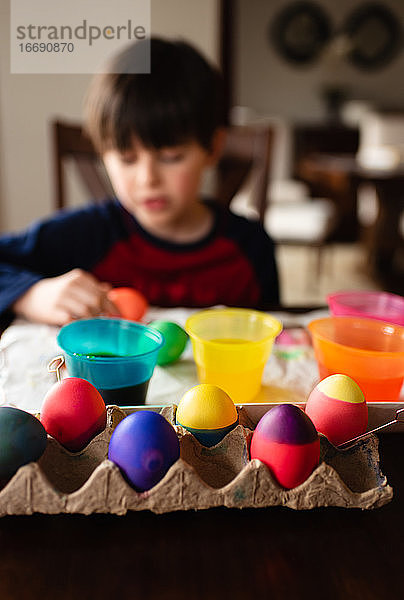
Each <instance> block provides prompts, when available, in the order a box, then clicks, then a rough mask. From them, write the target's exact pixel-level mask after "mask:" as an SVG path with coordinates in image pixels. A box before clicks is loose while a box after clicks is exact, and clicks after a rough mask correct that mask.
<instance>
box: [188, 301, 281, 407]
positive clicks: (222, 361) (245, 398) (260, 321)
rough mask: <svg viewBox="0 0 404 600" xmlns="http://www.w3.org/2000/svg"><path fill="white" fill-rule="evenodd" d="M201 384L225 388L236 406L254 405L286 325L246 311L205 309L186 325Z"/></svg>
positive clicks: (269, 317)
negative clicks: (274, 348)
mask: <svg viewBox="0 0 404 600" xmlns="http://www.w3.org/2000/svg"><path fill="white" fill-rule="evenodd" d="M185 330H186V332H187V333H188V335H189V337H190V339H191V342H192V349H193V353H194V359H195V363H196V367H197V370H198V378H199V381H200V382H201V383H211V384H214V385H217V386H219V387H220V388H222V389H223V390H224V391H225V392H227V394H228V395H229V396H230V398H231V399H232V400H233V402H234V403H236V404H243V403H248V402H251V401H252V400H253V399H254V397H255V396H256V395H257V394H258V392H259V390H260V388H261V381H262V373H263V370H264V366H265V363H266V361H267V360H268V358H269V355H270V353H271V350H272V345H273V343H274V340H275V338H276V336H277V335H278V334H279V333H280V331H281V330H282V324H281V323H280V322H279V321H278V320H277V319H275V318H274V317H272V316H271V315H269V314H267V313H264V312H260V311H257V310H249V309H246V308H210V309H207V310H201V311H199V312H197V313H195V314H194V315H192V316H191V317H189V318H188V319H187V321H186V323H185Z"/></svg>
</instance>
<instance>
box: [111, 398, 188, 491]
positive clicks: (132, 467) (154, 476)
mask: <svg viewBox="0 0 404 600" xmlns="http://www.w3.org/2000/svg"><path fill="white" fill-rule="evenodd" d="M179 457H180V444H179V441H178V437H177V434H176V431H175V429H174V427H173V426H172V425H171V424H170V423H169V422H168V421H167V420H166V419H165V418H164V417H162V416H161V415H160V414H158V413H156V412H153V411H149V410H140V411H137V412H134V413H132V414H131V415H129V416H127V417H126V418H125V419H123V421H121V422H120V423H119V424H118V425H117V427H116V428H115V430H114V432H113V434H112V437H111V440H110V442H109V449H108V458H109V460H112V462H114V463H115V464H116V465H117V466H118V467H119V468H120V470H121V472H122V474H123V475H124V477H125V478H126V479H127V480H128V482H129V483H130V484H131V485H132V486H133V487H134V488H135V489H136V490H138V491H140V492H143V491H145V490H149V489H150V488H152V487H153V486H154V485H156V483H158V482H159V481H160V479H162V478H163V477H164V475H165V474H166V473H167V471H168V469H169V468H170V467H171V466H172V465H173V464H174V463H175V462H176V461H177V460H178V459H179Z"/></svg>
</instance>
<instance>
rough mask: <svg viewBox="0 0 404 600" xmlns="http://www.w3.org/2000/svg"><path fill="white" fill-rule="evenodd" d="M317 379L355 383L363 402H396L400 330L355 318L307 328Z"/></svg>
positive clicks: (403, 344) (402, 361)
mask: <svg viewBox="0 0 404 600" xmlns="http://www.w3.org/2000/svg"><path fill="white" fill-rule="evenodd" d="M308 328H309V331H310V333H311V336H312V341H313V347H314V353H315V356H316V359H317V364H318V369H319V373H320V378H321V379H324V378H325V377H328V376H329V375H334V374H335V373H342V374H343V375H349V376H350V377H352V379H354V381H356V383H357V384H358V385H359V387H360V388H361V390H362V392H363V393H364V395H365V399H366V401H367V402H382V401H385V402H397V401H398V399H399V396H400V391H401V387H402V385H403V380H404V327H400V326H399V325H394V324H392V323H386V322H383V321H376V320H374V319H365V318H359V317H326V318H324V319H316V320H314V321H311V323H309V325H308Z"/></svg>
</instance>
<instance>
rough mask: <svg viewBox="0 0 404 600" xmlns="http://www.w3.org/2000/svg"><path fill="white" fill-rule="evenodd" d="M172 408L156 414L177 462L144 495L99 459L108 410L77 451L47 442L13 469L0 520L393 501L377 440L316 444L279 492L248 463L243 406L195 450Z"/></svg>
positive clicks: (2, 487) (262, 469)
mask: <svg viewBox="0 0 404 600" xmlns="http://www.w3.org/2000/svg"><path fill="white" fill-rule="evenodd" d="M139 408H140V407H139ZM142 408H144V407H142ZM175 410H176V406H175V405H173V406H168V407H164V408H162V409H161V410H160V412H161V414H162V415H163V416H164V417H165V418H166V419H167V420H168V421H169V422H170V423H172V424H173V425H174V427H175V429H176V431H177V435H178V438H179V442H180V458H179V459H178V460H177V462H176V463H175V464H174V465H173V466H172V467H171V468H170V469H169V471H168V472H167V473H166V475H165V476H164V478H163V479H162V480H161V481H160V482H159V483H158V484H157V485H155V486H154V487H153V488H152V489H150V490H148V491H145V492H141V493H140V492H137V491H135V490H134V489H133V488H132V487H131V486H130V485H129V484H128V483H127V482H126V480H125V479H124V477H123V476H122V474H121V472H120V470H119V468H118V467H117V466H116V465H115V464H114V463H113V462H111V461H109V460H108V459H107V455H108V444H109V440H110V438H111V435H112V433H113V430H114V429H115V427H116V426H117V424H118V423H119V422H120V421H121V420H122V419H123V418H125V416H127V413H126V412H125V411H124V410H122V409H121V408H119V407H116V406H109V407H108V408H107V426H106V428H105V430H104V431H103V432H101V433H100V434H98V435H97V436H96V437H95V438H94V439H93V440H92V441H91V442H90V443H89V444H88V445H87V446H86V447H85V448H84V450H82V451H81V452H76V453H72V452H69V451H68V450H66V449H65V448H64V447H63V446H61V445H60V444H59V443H58V442H57V441H56V440H55V439H54V438H52V437H51V436H48V444H47V448H46V450H45V453H44V454H43V455H42V457H41V458H40V460H39V461H38V462H32V463H29V464H27V465H25V466H23V467H21V468H20V469H19V470H18V471H17V473H16V474H15V475H14V476H13V477H12V478H11V479H10V480H9V481H7V482H2V484H0V516H5V515H31V514H33V513H44V514H59V513H79V514H86V515H89V514H92V513H111V514H115V515H124V514H126V513H127V511H128V510H131V511H138V510H149V511H152V512H154V513H165V512H171V511H177V510H191V509H192V510H200V509H207V508H212V507H216V506H226V507H228V508H240V509H241V508H264V507H269V506H288V507H289V508H292V509H295V510H308V509H313V508H317V507H320V506H321V507H323V506H339V507H344V508H361V509H371V508H377V507H380V506H383V505H384V504H386V503H387V502H389V501H390V500H391V498H392V496H393V490H392V488H391V487H390V486H389V485H388V483H387V479H386V477H385V476H384V475H383V474H382V473H381V471H380V466H379V454H378V440H377V438H376V437H375V436H374V435H371V436H370V437H369V438H366V439H364V440H362V441H361V442H360V443H357V444H356V445H355V446H354V447H352V448H351V449H349V450H346V451H344V452H340V451H337V450H335V448H334V447H333V446H331V445H330V444H329V443H328V442H327V440H326V439H325V438H324V439H322V442H321V461H320V464H319V466H318V467H317V468H316V469H315V470H314V471H313V473H312V474H311V475H310V477H309V478H308V479H307V480H306V481H305V482H304V483H303V484H301V485H299V486H298V487H296V488H293V489H291V490H286V489H284V488H282V487H280V486H279V484H278V483H277V482H276V481H275V480H274V478H273V477H272V476H271V473H270V471H269V469H268V468H267V467H266V465H265V464H263V463H262V462H261V461H259V460H257V459H254V460H251V461H250V460H249V442H250V439H251V435H252V432H253V429H254V423H252V422H251V420H250V418H249V416H248V414H247V412H246V411H245V409H243V407H240V408H238V412H239V425H237V427H236V428H235V429H234V430H233V431H231V432H230V433H229V434H227V435H226V437H225V438H224V439H223V440H222V441H221V442H220V443H219V444H217V445H216V446H213V447H211V448H206V447H204V446H202V445H201V444H200V443H199V442H198V441H197V440H196V439H195V437H194V436H193V435H192V434H191V433H189V432H188V431H186V430H185V429H184V428H183V427H181V426H177V425H175Z"/></svg>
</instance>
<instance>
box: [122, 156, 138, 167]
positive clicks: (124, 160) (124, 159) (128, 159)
mask: <svg viewBox="0 0 404 600" xmlns="http://www.w3.org/2000/svg"><path fill="white" fill-rule="evenodd" d="M119 160H120V161H121V163H122V164H124V165H131V164H133V163H134V162H135V160H136V157H135V156H134V155H133V154H121V155H120V156H119Z"/></svg>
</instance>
